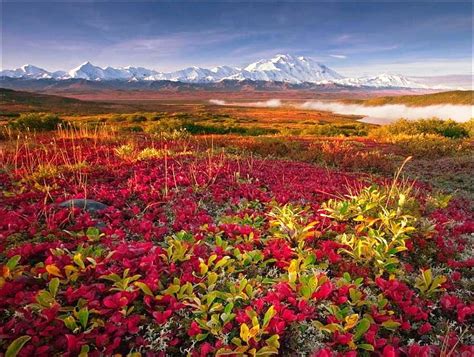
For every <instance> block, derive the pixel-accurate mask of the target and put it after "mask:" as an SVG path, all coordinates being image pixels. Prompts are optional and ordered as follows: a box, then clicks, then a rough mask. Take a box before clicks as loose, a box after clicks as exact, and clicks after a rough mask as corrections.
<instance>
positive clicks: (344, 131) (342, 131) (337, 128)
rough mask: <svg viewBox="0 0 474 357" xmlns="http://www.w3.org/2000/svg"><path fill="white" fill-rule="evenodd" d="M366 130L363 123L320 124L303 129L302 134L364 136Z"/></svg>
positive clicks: (366, 132)
mask: <svg viewBox="0 0 474 357" xmlns="http://www.w3.org/2000/svg"><path fill="white" fill-rule="evenodd" d="M368 132H369V130H368V127H367V126H366V125H364V124H343V125H334V124H322V125H317V126H314V127H312V128H308V129H304V130H303V131H302V134H304V135H317V136H366V135H367V134H368Z"/></svg>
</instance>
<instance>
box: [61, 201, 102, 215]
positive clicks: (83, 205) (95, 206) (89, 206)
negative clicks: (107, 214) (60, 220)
mask: <svg viewBox="0 0 474 357" xmlns="http://www.w3.org/2000/svg"><path fill="white" fill-rule="evenodd" d="M59 207H63V208H64V207H68V208H72V207H74V208H80V209H83V210H85V211H87V212H97V211H102V210H104V209H106V208H108V207H109V206H107V205H106V204H103V203H100V202H97V201H94V200H88V199H83V198H73V199H72V200H67V201H64V202H62V203H60V204H59Z"/></svg>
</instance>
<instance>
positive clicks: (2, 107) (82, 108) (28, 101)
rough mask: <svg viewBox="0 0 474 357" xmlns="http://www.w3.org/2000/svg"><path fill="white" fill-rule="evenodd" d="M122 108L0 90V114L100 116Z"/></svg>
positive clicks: (99, 103) (114, 105)
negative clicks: (51, 113) (43, 113)
mask: <svg viewBox="0 0 474 357" xmlns="http://www.w3.org/2000/svg"><path fill="white" fill-rule="evenodd" d="M122 107H123V105H120V104H115V103H106V102H92V101H83V100H79V99H73V98H66V97H61V96H57V95H49V94H39V93H32V92H24V91H16V90H11V89H5V88H0V112H1V113H2V114H5V113H18V112H26V111H35V112H54V113H59V114H76V113H82V114H101V113H108V112H111V111H117V110H119V109H121V108H122Z"/></svg>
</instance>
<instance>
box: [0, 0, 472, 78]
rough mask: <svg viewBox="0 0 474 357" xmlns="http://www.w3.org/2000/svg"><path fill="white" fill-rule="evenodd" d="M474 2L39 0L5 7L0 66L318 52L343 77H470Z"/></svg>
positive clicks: (168, 67) (211, 60)
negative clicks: (473, 5) (468, 75)
mask: <svg viewBox="0 0 474 357" xmlns="http://www.w3.org/2000/svg"><path fill="white" fill-rule="evenodd" d="M472 10H473V8H472V4H471V2H458V1H448V2H439V1H435V0H434V1H433V0H432V1H423V2H413V1H400V0H399V1H396V2H394V1H371V2H361V1H356V2H354V1H351V0H346V1H330V0H327V1H313V2H307V1H306V2H298V1H288V2H282V1H270V0H267V1H265V0H261V1H254V2H244V1H208V2H206V1H154V2H151V1H134V2H132V1H130V2H125V1H120V2H117V1H114V2H111V1H100V2H93V1H75V2H67V1H54V2H46V1H34V2H26V1H21V0H16V1H11V0H10V1H9V0H3V1H2V4H1V27H2V42H1V44H0V49H1V60H2V63H1V67H2V68H3V69H6V68H17V67H19V66H21V65H24V64H26V63H30V64H34V65H37V66H39V67H42V68H45V69H47V70H59V69H61V70H69V69H71V68H73V67H76V66H78V65H80V64H81V63H83V62H85V61H91V62H92V63H93V64H95V65H99V66H102V67H104V66H107V65H110V66H127V65H133V66H143V67H147V68H152V69H156V70H159V71H172V70H176V69H181V68H183V67H186V66H191V65H195V66H202V67H213V66H217V65H232V66H244V65H246V64H248V63H251V62H255V61H257V60H260V59H263V58H270V57H272V56H273V55H275V54H279V53H289V54H293V55H303V56H308V57H312V58H314V59H315V60H318V61H320V62H322V63H324V64H326V65H328V66H329V67H331V68H333V69H335V70H337V71H338V72H339V73H341V74H343V75H346V76H353V75H358V76H359V75H371V74H377V73H381V72H388V73H400V74H404V75H410V76H433V75H450V74H472V65H473V62H472V56H473V47H472V46H473V38H472V37H473V27H472V26H473V11H472Z"/></svg>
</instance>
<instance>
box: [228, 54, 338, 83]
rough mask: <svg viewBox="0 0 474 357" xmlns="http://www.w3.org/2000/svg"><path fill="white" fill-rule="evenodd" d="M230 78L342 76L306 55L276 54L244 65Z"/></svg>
mask: <svg viewBox="0 0 474 357" xmlns="http://www.w3.org/2000/svg"><path fill="white" fill-rule="evenodd" d="M230 78H231V79H239V80H242V79H250V80H254V81H277V82H290V83H304V82H308V83H318V82H320V81H334V80H338V79H342V78H344V77H343V76H341V75H340V74H339V73H337V72H336V71H334V70H332V69H330V68H328V67H326V66H325V65H323V64H320V63H318V62H315V61H313V60H312V59H310V58H306V57H295V56H291V55H277V56H275V57H273V58H271V59H269V60H261V61H258V62H255V63H252V64H250V65H248V66H247V67H245V68H244V69H243V70H242V71H240V73H237V74H235V75H233V76H231V77H230Z"/></svg>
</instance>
